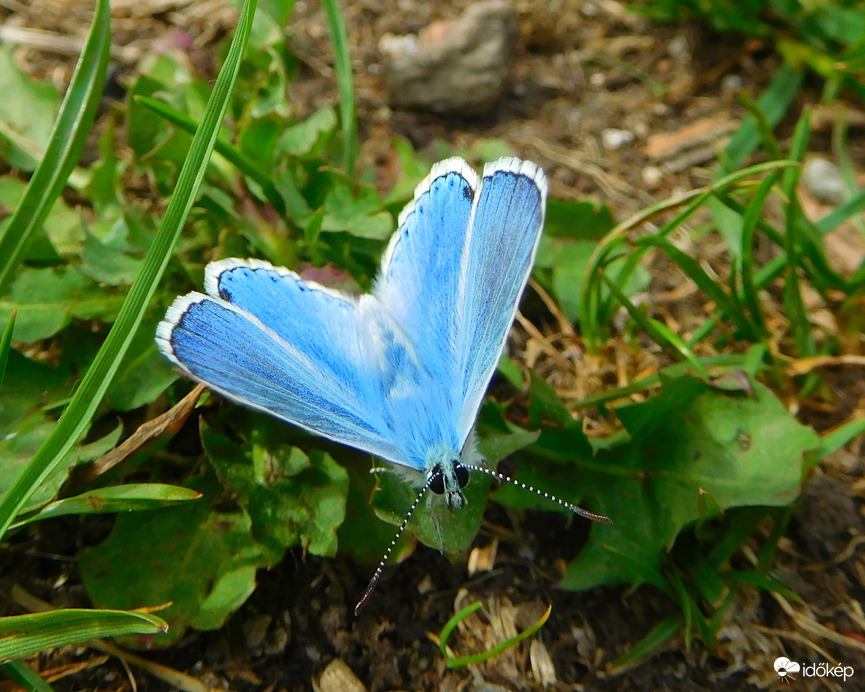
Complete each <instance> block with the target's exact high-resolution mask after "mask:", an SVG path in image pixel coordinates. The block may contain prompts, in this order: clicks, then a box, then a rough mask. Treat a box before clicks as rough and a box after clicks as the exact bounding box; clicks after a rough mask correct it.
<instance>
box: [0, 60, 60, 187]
mask: <svg viewBox="0 0 865 692" xmlns="http://www.w3.org/2000/svg"><path fill="white" fill-rule="evenodd" d="M12 54H13V50H12V48H11V46H10V45H8V44H7V45H6V46H0V93H2V94H3V98H2V99H0V153H2V156H3V159H4V160H5V161H6V162H7V163H9V164H10V165H11V166H14V167H15V168H20V169H22V170H25V171H32V170H33V169H34V168H35V167H36V163H37V162H38V161H39V159H40V157H41V156H42V154H43V153H44V151H45V148H46V147H47V146H48V141H49V139H50V137H51V128H52V126H53V125H54V116H55V114H56V113H57V109H58V107H59V106H60V96H59V95H58V94H57V89H56V88H55V87H54V85H53V84H51V82H50V81H41V82H37V81H32V80H31V79H30V78H28V77H27V76H25V75H24V74H23V73H22V72H21V70H19V69H18V65H16V64H15V60H14V59H13V57H12Z"/></svg>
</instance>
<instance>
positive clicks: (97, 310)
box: [0, 267, 123, 344]
mask: <svg viewBox="0 0 865 692" xmlns="http://www.w3.org/2000/svg"><path fill="white" fill-rule="evenodd" d="M122 303H123V296H118V295H111V294H106V292H105V290H104V289H100V287H99V286H97V285H96V284H95V283H94V282H93V281H92V280H91V279H88V278H87V277H85V276H84V275H82V274H81V272H79V271H78V270H77V269H75V268H74V267H62V268H60V269H25V270H24V271H22V272H21V273H20V274H19V275H18V276H17V277H16V279H15V281H14V283H13V284H12V288H11V290H10V291H9V293H7V294H6V295H5V296H3V297H2V298H0V320H7V319H9V316H10V315H11V314H12V313H13V312H15V311H16V310H17V311H18V326H17V328H16V331H15V339H16V341H23V342H24V343H28V344H29V343H32V342H34V341H38V340H39V339H45V338H48V337H49V336H54V335H55V334H56V333H57V332H59V331H60V330H62V329H63V328H64V327H66V326H67V325H68V324H69V323H70V322H71V321H72V319H73V318H77V319H83V320H87V319H99V320H101V321H103V322H110V321H112V320H113V319H114V318H115V317H116V316H117V313H118V311H119V310H120V306H121V305H122Z"/></svg>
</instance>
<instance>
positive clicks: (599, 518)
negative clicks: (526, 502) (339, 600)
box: [354, 464, 613, 617]
mask: <svg viewBox="0 0 865 692" xmlns="http://www.w3.org/2000/svg"><path fill="white" fill-rule="evenodd" d="M459 466H460V467H462V468H464V469H465V470H466V471H477V472H479V473H485V474H486V475H488V476H491V477H492V478H495V479H496V480H499V481H502V482H505V483H510V484H511V485H515V486H517V487H518V488H521V489H523V490H528V491H529V492H530V493H534V494H535V495H538V496H539V497H542V498H544V499H546V500H551V501H553V502H555V503H556V504H558V505H561V506H562V507H564V508H565V509H568V510H570V511H571V512H573V513H574V514H576V515H577V516H580V517H583V518H585V519H589V520H591V521H596V522H598V523H600V524H612V523H613V521H612V520H611V519H610V518H609V517H605V516H604V515H603V514H596V513H595V512H590V511H589V510H587V509H583V508H582V507H577V505H574V504H571V503H570V502H568V501H566V500H562V499H561V498H559V497H556V496H555V495H551V494H550V493H548V492H545V491H543V490H538V489H537V488H535V487H534V486H531V485H528V484H527V483H523V482H522V481H518V480H516V479H514V478H511V477H510V476H506V475H505V474H503V473H499V472H498V471H493V470H492V469H488V468H486V467H485V466H476V465H474V464H460V465H459ZM372 472H373V473H380V472H381V471H380V470H378V469H373V470H372ZM435 478H436V474H435V473H431V474H430V475H429V478H427V480H426V483H424V485H423V487H422V488H421V489H420V492H418V494H417V497H416V498H415V499H414V502H412V503H411V507H409V508H408V512H406V513H405V516H404V517H403V520H402V522H401V523H400V525H399V528H398V529H397V530H396V533H395V534H394V537H393V540H392V541H391V542H390V545H389V546H388V547H387V550H385V551H384V555H383V556H382V558H381V562H379V563H378V567H377V568H376V570H375V573H374V574H373V575H372V579H370V580H369V584H368V585H367V587H366V591H364V593H363V597H362V598H361V599H360V600H359V601H358V603H357V605H356V606H355V607H354V614H355V617H357V616H358V615H360V613H361V611H362V610H363V609H364V608H365V607H366V605H367V603H369V601H370V599H371V598H372V592H373V591H375V587H376V586H378V582H379V579H381V575H382V573H383V572H384V568H385V565H386V564H387V562H388V560H389V559H390V556H391V553H392V552H393V549H394V546H396V543H397V541H398V540H399V539H400V536H402V534H403V531H405V527H406V526H408V523H409V521H411V517H412V515H413V514H414V513H415V510H416V509H417V508H418V505H419V504H420V503H421V500H423V498H424V496H425V495H426V493H427V491H428V490H429V489H430V486H431V485H432V483H433V481H434V480H435Z"/></svg>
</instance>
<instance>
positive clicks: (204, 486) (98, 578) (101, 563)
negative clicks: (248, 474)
mask: <svg viewBox="0 0 865 692" xmlns="http://www.w3.org/2000/svg"><path fill="white" fill-rule="evenodd" d="M190 485H191V487H192V489H194V490H198V491H200V492H203V493H204V494H205V498H204V499H202V500H199V501H197V502H187V503H185V504H184V505H182V506H180V507H175V508H169V509H160V510H154V511H150V512H136V513H134V514H125V513H124V514H120V515H118V517H117V521H116V523H115V524H114V529H113V530H112V531H111V534H110V535H109V536H108V538H107V539H105V541H103V542H102V543H101V544H100V545H98V546H96V547H95V548H91V549H90V550H87V551H84V552H82V553H81V556H80V559H79V567H80V569H81V577H82V580H83V582H84V586H85V587H86V588H87V592H88V593H89V594H90V597H91V598H92V600H93V602H94V604H96V605H97V606H99V607H108V608H124V609H128V608H135V607H143V606H155V605H161V604H164V603H168V602H169V601H171V602H172V605H170V606H169V607H168V608H165V609H164V610H161V611H160V615H161V616H162V617H163V618H165V620H166V621H167V622H168V623H169V624H170V625H171V631H170V632H169V633H168V634H164V635H157V636H155V637H148V638H147V639H148V640H151V641H150V644H153V645H160V646H164V645H167V644H170V643H171V642H174V641H176V640H177V639H178V638H179V637H181V636H182V635H183V633H184V632H185V630H186V629H187V628H188V627H194V628H196V629H198V630H212V629H216V628H218V627H219V626H221V625H222V623H223V622H225V619H226V618H227V617H228V616H229V615H230V614H231V613H232V612H233V611H234V610H236V609H237V608H238V607H240V605H241V604H242V603H243V602H244V601H245V600H246V599H247V598H248V597H249V595H250V594H251V593H252V591H253V589H254V588H255V571H256V569H257V568H258V567H263V566H265V565H267V564H268V560H267V559H266V557H265V556H264V555H263V554H262V551H261V547H260V546H259V545H258V544H257V543H256V542H255V540H254V539H253V538H252V536H251V535H250V532H251V529H252V524H251V522H250V520H249V517H247V516H246V514H244V513H242V512H239V511H219V510H217V509H214V508H213V507H212V504H211V503H212V502H213V501H214V500H215V499H218V497H219V492H218V486H217V484H216V483H215V481H214V480H213V479H212V478H211V479H210V480H206V479H204V478H202V477H199V478H197V479H194V482H193V483H191V484H190ZM143 565H146V568H144V569H143V568H142V566H143ZM142 639H143V638H141V637H139V638H137V640H136V642H137V643H138V644H139V645H143V644H144V643H145V642H144V641H142Z"/></svg>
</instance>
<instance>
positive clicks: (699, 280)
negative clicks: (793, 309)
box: [635, 236, 754, 338]
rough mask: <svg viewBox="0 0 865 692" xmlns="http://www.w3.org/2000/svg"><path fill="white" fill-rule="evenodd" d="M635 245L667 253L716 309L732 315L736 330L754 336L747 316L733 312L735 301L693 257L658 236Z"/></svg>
mask: <svg viewBox="0 0 865 692" xmlns="http://www.w3.org/2000/svg"><path fill="white" fill-rule="evenodd" d="M635 245H637V246H639V245H651V246H653V247H658V248H660V249H661V250H663V251H664V252H665V253H667V256H669V258H670V259H671V260H673V262H675V263H676V265H678V267H679V269H681V270H682V271H683V272H685V274H687V275H688V277H689V278H690V279H691V281H693V282H694V283H695V284H697V286H698V287H699V288H700V290H701V291H703V293H705V294H706V295H707V296H708V297H709V298H710V299H711V300H713V301H714V302H715V306H716V309H718V310H724V311H725V312H726V314H728V315H730V316H731V318H732V319H733V321H734V322H735V323H736V328H737V329H739V330H740V331H742V332H743V334H745V335H746V337H747V338H751V337H753V336H754V329H753V325H751V324H750V323H749V322H748V320H747V319H746V317H745V315H743V314H742V313H740V312H739V311H737V310H733V301H732V300H731V299H730V296H729V294H728V293H727V291H725V290H724V287H723V285H722V284H721V283H720V282H718V281H715V280H714V279H713V278H712V277H711V276H709V273H708V272H707V271H706V270H705V269H703V267H701V266H700V263H699V262H698V261H697V260H695V259H694V258H693V257H691V255H689V254H688V253H687V252H683V251H682V250H680V249H679V248H677V247H676V246H675V245H673V244H672V243H671V242H670V241H669V240H667V239H666V238H658V237H657V236H647V237H645V238H640V239H639V240H637V241H636V243H635Z"/></svg>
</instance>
